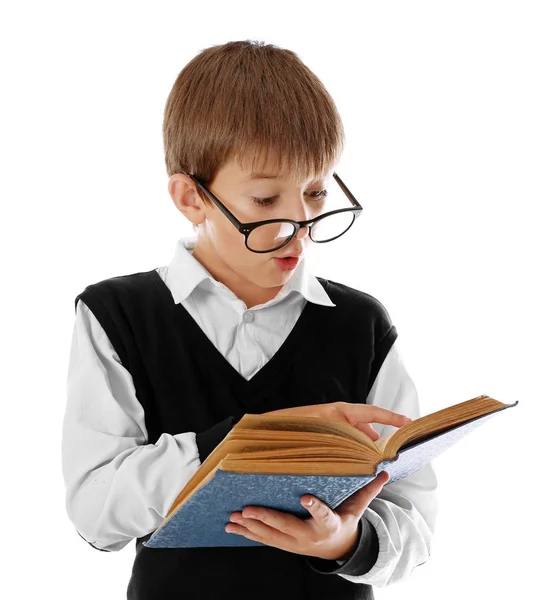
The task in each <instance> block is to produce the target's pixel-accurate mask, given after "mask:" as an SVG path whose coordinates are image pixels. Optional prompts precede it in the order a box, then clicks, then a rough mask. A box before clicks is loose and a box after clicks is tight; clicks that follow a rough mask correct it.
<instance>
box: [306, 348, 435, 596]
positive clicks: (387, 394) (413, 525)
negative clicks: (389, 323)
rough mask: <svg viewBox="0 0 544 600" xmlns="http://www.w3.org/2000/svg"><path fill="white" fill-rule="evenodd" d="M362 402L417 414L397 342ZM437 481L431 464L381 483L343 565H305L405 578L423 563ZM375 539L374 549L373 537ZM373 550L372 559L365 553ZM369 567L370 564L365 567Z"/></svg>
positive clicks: (361, 579)
mask: <svg viewBox="0 0 544 600" xmlns="http://www.w3.org/2000/svg"><path fill="white" fill-rule="evenodd" d="M367 404H375V405H379V406H383V407H385V408H388V409H390V410H393V411H395V412H398V413H400V414H403V415H407V416H409V417H411V418H412V419H417V418H418V417H420V416H421V413H420V406H419V400H418V394H417V391H416V387H415V385H414V382H413V380H412V378H411V377H410V375H409V374H408V371H407V369H406V366H405V365H404V362H403V360H402V356H401V353H400V351H399V346H398V340H395V342H394V343H393V345H392V346H391V349H390V350H389V352H388V354H387V356H386V358H385V360H384V362H383V364H382V366H381V368H380V371H379V373H378V375H377V377H376V380H375V382H374V385H373V386H372V389H371V390H370V393H369V395H368V398H367ZM373 427H374V429H375V430H376V431H377V432H378V434H379V435H380V437H384V436H387V435H389V434H390V433H393V432H394V431H396V430H397V428H396V427H393V426H391V425H382V424H379V423H374V424H373ZM436 488H437V479H436V474H435V471H434V469H433V467H432V463H428V464H427V465H425V467H423V468H421V469H420V470H419V471H417V472H416V473H413V474H412V475H410V476H408V477H405V478H404V479H401V480H397V481H394V482H393V483H390V484H386V485H385V486H384V487H383V488H382V490H381V492H380V493H379V494H378V495H377V496H376V497H375V498H374V499H373V500H372V501H371V502H370V504H369V506H368V507H367V509H366V510H365V512H364V513H363V515H362V517H361V521H364V523H363V525H364V526H363V527H361V523H360V525H359V538H358V542H357V543H356V545H355V547H354V549H353V551H352V553H351V554H350V555H349V556H348V558H347V559H346V560H344V561H338V560H335V561H330V560H324V559H320V558H316V557H312V558H311V559H309V560H308V562H309V564H310V566H311V567H312V568H313V569H314V570H316V571H318V572H320V573H326V574H336V575H340V576H341V577H344V578H345V579H347V580H349V581H352V582H354V583H366V584H370V585H374V586H376V587H385V586H387V585H390V584H392V583H397V582H399V581H402V580H404V579H406V578H408V577H409V576H410V574H411V573H412V571H413V570H414V569H415V568H416V567H417V566H419V565H421V564H423V563H425V562H426V561H427V559H428V557H429V555H430V552H431V541H432V537H433V533H434V528H435V522H436V516H437V512H438V500H437V492H436ZM373 536H376V539H377V546H373V544H372V539H373ZM372 552H375V554H374V556H373V557H372V560H371V561H369V555H371V553H372ZM370 563H372V564H370Z"/></svg>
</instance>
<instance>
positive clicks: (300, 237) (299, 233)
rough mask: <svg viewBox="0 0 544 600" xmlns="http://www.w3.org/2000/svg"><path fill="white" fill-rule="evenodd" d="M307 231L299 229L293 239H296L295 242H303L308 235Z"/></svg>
mask: <svg viewBox="0 0 544 600" xmlns="http://www.w3.org/2000/svg"><path fill="white" fill-rule="evenodd" d="M309 231H310V228H309V227H301V228H300V229H299V230H298V231H297V235H296V236H295V237H296V238H297V240H303V239H304V238H305V237H306V236H307V235H308V233H309Z"/></svg>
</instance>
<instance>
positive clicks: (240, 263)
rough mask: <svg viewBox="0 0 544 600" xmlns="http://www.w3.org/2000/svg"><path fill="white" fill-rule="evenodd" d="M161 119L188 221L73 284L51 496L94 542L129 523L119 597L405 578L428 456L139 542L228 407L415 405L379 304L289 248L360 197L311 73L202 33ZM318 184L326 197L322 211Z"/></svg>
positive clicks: (361, 417)
mask: <svg viewBox="0 0 544 600" xmlns="http://www.w3.org/2000/svg"><path fill="white" fill-rule="evenodd" d="M163 133H164V147H165V155H166V167H167V172H168V175H169V177H170V179H169V184H168V190H169V193H170V195H171V197H172V199H173V201H174V204H175V206H176V208H177V209H178V210H179V211H180V212H181V213H183V215H184V216H185V217H186V218H187V219H189V221H191V222H192V223H193V226H194V228H195V230H196V232H197V235H196V237H186V238H182V239H180V240H179V241H178V243H177V245H176V249H175V254H174V256H173V258H172V261H171V262H170V264H169V265H168V266H163V267H159V268H157V269H153V270H151V271H147V272H140V273H134V274H130V275H125V276H120V277H113V278H111V279H106V280H103V281H101V282H98V283H96V284H93V285H89V286H87V287H86V288H85V290H84V291H83V292H82V293H81V294H79V295H78V296H77V297H76V299H75V305H76V306H75V308H76V321H75V326H74V334H73V339H72V348H71V356H70V365H69V373H68V402H67V406H66V414H65V419H64V428H63V440H62V450H63V473H64V477H65V482H66V488H67V495H66V507H67V512H68V515H69V517H70V519H71V521H72V522H73V523H74V525H75V527H76V530H77V532H78V533H79V535H80V536H81V537H82V538H83V539H84V540H86V541H87V542H88V543H89V544H90V545H91V546H92V547H94V548H96V549H98V550H102V551H108V552H115V551H119V550H121V549H122V548H124V547H125V546H126V545H127V544H128V543H129V542H130V541H131V540H132V539H134V538H136V557H135V560H134V564H133V568H132V575H131V579H130V582H129V584H128V589H127V597H128V598H129V599H131V600H158V599H164V598H168V597H183V598H214V599H215V598H222V597H232V598H237V599H238V600H243V599H245V598H251V599H252V600H253V599H255V598H259V599H267V598H278V597H280V596H281V597H282V598H283V599H284V600H291V599H292V600H295V599H301V598H331V599H334V600H342V599H347V598H350V599H351V598H373V597H374V596H373V592H372V586H373V585H376V586H379V587H384V586H386V585H388V584H391V583H395V582H398V581H401V580H403V579H405V578H407V577H408V576H409V575H410V574H411V572H412V570H413V569H414V568H415V567H417V566H418V565H420V564H422V563H424V562H425V561H426V560H427V558H428V556H429V554H430V545H431V540H432V533H433V531H434V524H435V518H436V506H437V505H436V484H437V482H436V477H435V474H434V471H433V469H432V467H431V465H428V466H426V467H425V468H423V469H421V470H420V471H419V472H417V473H415V474H413V475H411V476H410V477H407V478H405V479H404V480H401V481H396V482H393V483H391V484H390V485H388V486H386V487H383V486H384V484H385V482H386V481H387V477H386V476H384V475H386V474H383V475H380V476H379V477H378V478H376V479H375V480H374V481H373V482H371V483H370V484H368V485H367V486H365V487H364V488H362V489H361V490H359V492H357V494H354V495H353V496H352V497H351V498H349V499H348V500H346V501H345V502H344V503H342V504H341V505H340V506H339V507H337V509H336V510H331V509H330V508H329V507H327V506H326V505H325V504H324V503H322V502H320V501H319V499H317V498H314V503H313V506H306V505H305V504H304V501H305V500H306V499H309V498H311V496H308V495H306V496H303V497H302V498H301V502H302V503H303V505H304V506H306V508H307V510H308V513H309V517H310V518H308V519H298V518H296V517H294V516H293V515H290V514H287V513H282V512H280V511H274V510H271V509H267V508H266V507H251V506H247V507H240V511H239V512H235V513H232V515H231V521H232V522H231V523H230V524H229V523H225V529H226V531H229V532H231V533H232V535H233V538H234V536H236V535H240V536H246V537H247V538H249V539H252V540H255V541H259V542H261V544H262V545H261V546H249V547H247V546H246V547H238V546H236V544H235V543H233V546H232V547H218V548H205V547H203V548H160V549H153V548H147V547H145V546H144V545H143V544H142V542H143V541H145V540H147V539H149V537H150V536H151V534H152V533H153V531H154V530H155V529H156V528H157V527H158V526H159V525H160V524H161V522H162V520H163V519H164V517H165V516H166V513H167V512H168V510H169V508H170V506H171V505H172V503H173V501H174V499H175V498H176V496H177V495H178V493H179V491H180V490H181V489H182V488H183V487H184V485H185V484H186V483H187V481H188V480H189V479H190V477H191V476H192V475H193V473H194V472H195V471H196V470H197V469H198V468H199V466H200V464H201V463H202V462H203V461H204V460H205V458H206V457H207V456H208V455H209V454H210V452H211V451H212V450H213V448H214V447H215V446H216V445H217V444H218V443H219V442H220V441H221V440H222V439H223V438H224V436H225V435H226V434H227V433H228V431H229V430H230V429H231V428H232V426H233V425H234V423H235V422H237V421H238V420H239V419H240V418H241V417H242V416H243V415H244V414H245V413H252V414H263V413H266V412H280V413H282V414H289V413H290V412H291V413H293V412H296V413H300V414H306V415H315V416H327V417H329V418H334V419H337V420H340V421H345V422H350V423H351V424H353V425H355V426H357V427H358V428H360V429H361V430H363V431H365V432H367V433H368V434H369V435H371V437H373V439H377V438H378V434H382V435H388V434H389V433H391V431H393V430H395V428H396V427H400V426H401V425H402V424H403V423H404V421H403V420H402V418H401V414H404V415H408V416H409V417H412V418H417V417H418V416H420V412H419V405H418V398H417V393H416V390H415V387H414V384H413V382H412V380H411V378H410V376H409V375H408V373H407V371H406V369H405V367H404V365H403V363H402V360H401V356H400V353H399V350H398V347H397V343H396V340H397V331H396V328H395V326H394V325H392V323H391V320H390V317H389V314H388V312H387V310H386V309H385V308H384V306H383V305H382V304H381V303H380V302H379V301H378V300H377V299H376V298H374V297H373V296H371V295H369V294H367V293H365V292H362V291H359V290H356V289H354V288H351V287H348V286H346V285H343V284H341V283H337V282H334V281H331V280H326V279H322V278H320V277H315V276H313V275H312V274H311V273H310V272H309V270H308V267H307V265H306V263H305V261H304V253H305V252H308V251H310V248H311V246H312V244H313V243H314V242H324V241H329V240H332V239H336V238H337V237H339V236H340V235H342V234H343V233H345V232H346V231H347V230H348V229H349V228H351V226H352V224H353V221H354V220H355V216H358V215H359V214H360V210H361V209H360V205H359V204H358V202H357V201H356V200H355V199H354V198H353V196H352V195H351V194H350V192H349V190H348V189H347V188H346V186H345V185H344V184H343V182H342V180H341V179H340V178H339V177H338V176H337V174H336V173H334V174H333V175H334V177H333V178H332V179H331V177H330V176H331V173H333V167H334V166H335V165H336V164H337V162H338V160H339V157H340V155H341V152H342V149H343V144H344V132H343V127H342V122H341V119H340V116H339V114H338V112H337V109H336V107H335V104H334V102H333V101H332V99H331V98H330V96H329V94H328V93H327V91H326V90H325V89H324V87H323V85H322V83H321V82H320V81H319V79H318V78H317V77H316V76H315V75H314V74H313V73H312V72H311V71H310V70H309V69H308V68H307V67H306V66H305V65H304V64H303V63H302V62H301V61H300V59H299V58H298V57H297V55H296V54H295V53H293V52H291V51H289V50H285V49H281V48H278V47H277V46H273V45H264V44H262V43H256V42H251V41H237V42H230V43H227V44H224V45H220V46H213V47H211V48H208V49H205V50H203V51H202V52H201V53H200V54H199V55H197V56H196V57H195V58H194V59H192V60H191V61H190V62H189V63H188V64H187V65H186V66H185V68H184V69H183V70H182V71H181V72H180V74H179V75H178V78H177V80H176V82H175V83H174V86H173V88H172V90H171V92H170V95H169V97H168V100H167V103H166V109H165V115H164V125H163ZM333 189H334V190H336V192H338V191H339V190H340V195H341V196H342V197H343V198H344V200H345V204H344V206H343V210H341V211H340V212H338V213H335V214H332V215H327V216H326V217H323V215H325V213H327V212H331V211H330V209H329V208H328V207H327V205H326V198H327V192H331V190H333ZM330 195H331V196H332V195H333V194H332V192H331V194H330ZM336 197H338V195H337V196H336ZM319 217H323V218H322V219H319ZM314 219H315V223H314V221H313V220H314ZM261 221H272V222H271V223H270V222H268V223H265V224H261V225H259V226H256V225H255V224H257V223H258V222H261ZM246 224H252V225H251V226H246ZM289 257H291V258H289ZM393 409H394V410H393ZM399 413H400V414H399ZM370 423H380V424H381V425H378V426H377V427H376V428H375V429H374V428H372V426H371V425H370ZM251 512H254V514H255V515H256V518H254V519H251V518H249V514H250V513H251ZM240 519H242V520H240Z"/></svg>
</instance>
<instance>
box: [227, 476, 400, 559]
mask: <svg viewBox="0 0 544 600" xmlns="http://www.w3.org/2000/svg"><path fill="white" fill-rule="evenodd" d="M388 479H389V475H388V473H387V472H386V471H382V472H381V473H380V474H379V475H378V477H376V478H375V479H373V480H372V481H371V482H370V483H368V484H367V485H365V486H364V487H362V488H361V489H360V490H358V491H357V492H355V494H353V495H352V496H350V497H349V498H347V499H346V500H344V502H342V504H340V506H338V507H337V508H336V510H332V509H331V508H329V507H328V506H327V505H326V504H324V503H323V502H321V501H320V500H318V499H317V498H315V497H314V496H310V495H305V496H302V498H301V504H302V506H304V508H306V510H307V511H308V512H309V513H310V514H311V518H310V519H300V518H299V517H295V516H294V515H291V514H290V513H286V512H282V511H279V510H273V509H270V508H264V507H262V506H246V507H245V508H244V509H243V511H242V512H233V513H232V514H231V521H232V519H233V518H235V519H236V518H237V519H241V520H242V522H241V523H239V524H236V523H233V522H231V523H229V524H228V525H227V526H226V527H225V531H228V532H229V533H234V534H238V535H244V536H245V537H247V538H248V539H250V540H254V541H256V542H261V543H262V544H266V545H268V546H274V547H275V548H279V549H280V550H286V551H287V552H294V553H296V554H304V555H306V556H315V557H317V558H324V559H327V560H342V559H344V558H346V557H347V556H348V555H349V554H350V552H351V551H352V550H353V548H354V546H355V543H356V542H357V534H358V530H357V527H358V523H359V519H360V518H361V516H362V515H363V513H364V512H365V510H366V508H367V506H368V505H369V504H370V502H371V501H372V500H373V499H374V497H375V496H377V495H378V494H379V493H380V491H381V489H382V487H383V486H384V485H385V484H386V483H387V481H388ZM310 498H312V499H313V501H314V502H313V504H312V506H306V505H305V504H304V502H305V500H309V499H310ZM249 515H255V518H253V519H251V518H248V517H249Z"/></svg>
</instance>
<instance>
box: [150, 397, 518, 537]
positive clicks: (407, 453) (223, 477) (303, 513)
mask: <svg viewBox="0 0 544 600" xmlns="http://www.w3.org/2000/svg"><path fill="white" fill-rule="evenodd" d="M483 397H484V396H480V397H478V398H483ZM475 400H476V399H475ZM494 402H495V403H496V402H497V401H494ZM517 404H518V402H514V403H513V404H503V403H500V405H501V406H500V407H499V408H494V409H493V410H492V411H490V412H487V413H486V414H484V415H481V416H477V417H474V418H471V419H468V420H466V421H464V422H463V423H460V424H457V425H454V426H452V427H450V428H448V429H442V430H441V431H439V432H438V433H436V432H435V433H433V434H430V435H427V436H426V437H423V438H420V439H419V440H415V441H413V442H411V443H408V444H405V445H404V446H402V447H401V448H400V449H399V450H398V452H397V454H396V457H395V458H394V459H389V460H382V461H381V462H378V463H377V464H376V469H375V472H374V473H372V474H367V475H302V474H278V473H240V472H233V471H228V470H223V469H221V465H218V466H217V468H216V469H215V470H214V471H213V472H211V473H210V474H209V479H208V481H207V482H206V483H204V485H202V487H200V488H198V489H196V491H194V492H193V493H192V494H191V495H190V496H189V497H188V498H187V499H186V500H185V501H184V502H183V503H182V504H181V505H180V506H178V507H177V509H175V510H174V512H172V513H171V514H169V516H167V518H166V519H165V520H164V521H163V523H162V524H161V525H160V527H158V528H157V529H156V530H155V531H154V533H153V534H152V536H151V537H150V538H149V539H148V540H147V541H145V542H144V545H145V546H147V547H149V548H188V547H189V548H192V547H218V546H233V547H234V546H262V545H263V544H262V543H260V542H256V541H254V540H249V539H247V538H246V537H244V536H241V535H232V534H229V533H227V532H226V531H225V527H226V526H227V524H228V523H229V522H230V515H231V514H232V513H233V512H235V511H242V510H243V509H244V507H246V506H250V505H251V506H265V507H268V508H273V509H276V510H280V511H284V512H289V513H291V514H293V515H295V516H297V517H300V518H303V519H305V518H310V514H309V512H308V511H307V510H306V509H305V508H303V507H302V505H301V504H300V498H301V496H304V495H305V494H311V495H313V496H316V497H317V498H319V499H320V500H322V501H323V502H324V503H326V504H327V505H328V506H329V507H330V508H332V509H335V508H336V507H337V506H339V505H340V504H341V503H342V502H343V501H344V500H345V499H346V498H348V497H349V496H351V495H352V494H354V493H355V492H356V491H357V490H359V489H360V488H361V487H363V486H364V485H366V484H367V483H369V482H370V481H372V480H373V479H374V478H375V477H377V476H378V474H379V473H380V472H381V471H387V472H388V473H389V481H388V482H387V483H386V484H385V485H389V484H390V483H393V482H394V481H397V480H399V479H403V478H404V477H408V476H409V475H411V474H412V473H415V472H416V471H418V470H419V469H421V468H422V467H423V466H425V465H426V464H428V463H429V462H430V461H432V460H433V459H434V458H435V457H437V456H438V455H439V454H442V452H444V451H445V450H447V449H448V448H449V447H450V446H452V445H453V444H455V443H457V442H458V441H459V440H460V439H461V438H463V437H465V436H466V435H467V434H468V433H470V432H471V431H473V430H474V429H475V428H476V427H479V426H480V425H482V424H483V423H485V422H486V421H488V420H489V419H490V418H491V417H492V416H494V415H495V414H497V413H498V412H500V411H502V410H504V409H505V408H510V407H512V406H516V405H517ZM416 422H417V419H416V420H414V421H412V423H416ZM410 425H411V424H410ZM227 437H228V436H227ZM263 470H264V469H263Z"/></svg>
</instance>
